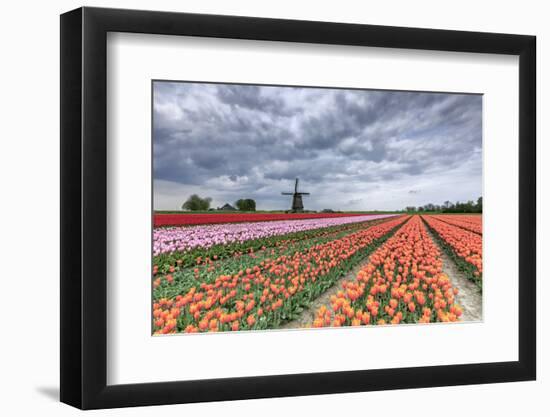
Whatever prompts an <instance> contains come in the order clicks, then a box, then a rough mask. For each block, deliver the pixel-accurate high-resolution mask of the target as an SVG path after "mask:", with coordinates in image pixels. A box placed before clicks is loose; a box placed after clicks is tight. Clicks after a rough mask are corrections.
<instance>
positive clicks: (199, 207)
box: [181, 194, 256, 211]
mask: <svg viewBox="0 0 550 417" xmlns="http://www.w3.org/2000/svg"><path fill="white" fill-rule="evenodd" d="M211 203H212V199H211V198H210V197H200V196H199V195H197V194H193V195H191V196H189V198H188V199H187V200H186V201H185V203H183V205H182V206H181V208H182V210H190V211H208V210H209V209H210V204H211ZM234 204H235V208H237V209H238V210H240V211H256V201H254V200H252V199H251V198H241V199H239V200H237V201H235V203H234Z"/></svg>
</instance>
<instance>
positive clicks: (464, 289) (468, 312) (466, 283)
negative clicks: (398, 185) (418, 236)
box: [426, 227, 483, 321]
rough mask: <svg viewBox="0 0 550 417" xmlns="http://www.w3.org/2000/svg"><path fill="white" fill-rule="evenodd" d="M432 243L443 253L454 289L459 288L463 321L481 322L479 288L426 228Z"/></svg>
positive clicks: (444, 263) (445, 267) (445, 269)
mask: <svg viewBox="0 0 550 417" xmlns="http://www.w3.org/2000/svg"><path fill="white" fill-rule="evenodd" d="M426 230H427V231H428V234H429V235H430V237H431V238H432V241H433V242H434V243H435V245H436V246H437V247H438V248H439V251H440V252H441V260H442V261H443V272H445V273H446V274H447V275H448V276H449V278H450V279H451V282H452V284H453V287H456V288H458V295H457V296H456V301H457V303H458V304H459V305H460V306H461V307H462V310H463V311H462V321H481V320H482V318H483V315H482V312H483V306H482V298H483V297H482V295H481V291H480V290H479V288H478V286H477V285H476V284H475V283H473V282H472V281H470V280H469V279H468V278H466V277H465V276H464V274H463V273H462V272H461V271H460V270H459V269H458V267H457V266H456V264H455V263H454V261H453V260H452V259H451V258H450V257H449V255H447V253H446V252H445V251H444V250H443V248H442V247H441V246H439V244H438V242H437V240H436V239H435V237H434V235H433V233H432V232H431V231H430V229H428V228H427V227H426Z"/></svg>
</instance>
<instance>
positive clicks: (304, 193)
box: [298, 193, 309, 195]
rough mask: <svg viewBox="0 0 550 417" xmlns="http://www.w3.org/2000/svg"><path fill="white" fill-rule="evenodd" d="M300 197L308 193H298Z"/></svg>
mask: <svg viewBox="0 0 550 417" xmlns="http://www.w3.org/2000/svg"><path fill="white" fill-rule="evenodd" d="M298 194H300V195H309V193H298Z"/></svg>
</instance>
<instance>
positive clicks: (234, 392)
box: [60, 7, 536, 409]
mask: <svg viewBox="0 0 550 417" xmlns="http://www.w3.org/2000/svg"><path fill="white" fill-rule="evenodd" d="M108 32H131V33H147V34H162V35H174V36H178V35H185V36H199V37H215V38H235V39H254V40H268V41H285V42H305V43H318V44H332V45H356V46H371V47H383V48H404V49H420V50H440V51H456V52H477V53H490V54H507V55H516V56H519V103H518V106H519V132H518V137H519V155H518V158H519V276H520V280H519V294H518V297H519V329H518V331H519V360H518V361H515V362H498V363H477V364H468V365H447V366H428V367H413V368H397V369H378V370H356V371H344V372H327V373H310V374H292V375H273V376H255V377H240V378H229V379H209V380H199V381H174V382H162V383H141V384H132V385H112V386H109V385H107V383H106V381H107V334H106V329H107V304H106V299H107V276H106V266H107V259H106V258H107V251H106V247H107V181H108V178H107V135H106V131H107V130H106V128H107V111H106V98H107V97H106V93H107V87H106V86H107V72H106V55H107V54H106V46H107V41H106V40H107V33H108ZM60 57H61V310H60V314H61V382H60V383H61V401H62V402H64V403H67V404H70V405H72V406H75V407H78V408H82V409H95V408H112V407H124V406H144V405H157V404H175V403H191V402H202V401H219V400H237V399H251V398H264V397H282V396H298V395H313V394H329V393H344V392H357V391H377V390H388V389H403V388H423V387H435V386H450V385H464V384H482V383H497V382H507V381H526V380H534V379H535V377H536V266H535V265H536V262H535V261H536V259H535V257H536V141H535V139H536V138H535V134H536V132H535V124H536V119H535V117H536V116H535V109H536V91H535V87H536V81H535V80H536V77H535V75H536V72H535V71H536V69H535V68H536V65H535V63H536V38H535V37H534V36H524V35H510V34H495V33H480V32H462V31H449V30H432V29H416V28H404V27H388V26H372V25H358V24H342V23H326V22H312V21H296V20H279V19H265V18H252V17H236V16H218V15H200V14H186V13H171V12H152V11H136V10H120V9H102V8H88V7H84V8H79V9H77V10H73V11H70V12H67V13H65V14H63V15H61V53H60Z"/></svg>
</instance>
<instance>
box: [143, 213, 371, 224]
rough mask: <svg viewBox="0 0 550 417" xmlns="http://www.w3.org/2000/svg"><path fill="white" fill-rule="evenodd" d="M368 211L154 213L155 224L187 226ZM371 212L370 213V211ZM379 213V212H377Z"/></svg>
mask: <svg viewBox="0 0 550 417" xmlns="http://www.w3.org/2000/svg"><path fill="white" fill-rule="evenodd" d="M364 214H367V213H364V212H363V213H284V212H275V213H273V212H248V213H244V212H238V213H227V212H220V211H218V212H202V213H197V212H193V213H189V212H184V213H182V212H179V213H177V214H176V213H172V214H169V213H166V214H165V213H158V212H156V213H155V215H154V226H155V227H162V226H185V225H194V224H218V223H240V222H263V221H275V220H299V219H319V218H332V217H348V216H360V215H364ZM369 214H370V213H369ZM377 214H379V213H377Z"/></svg>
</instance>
